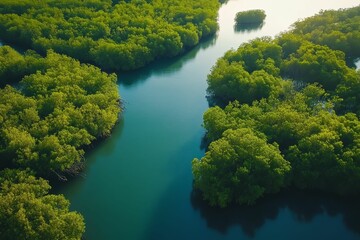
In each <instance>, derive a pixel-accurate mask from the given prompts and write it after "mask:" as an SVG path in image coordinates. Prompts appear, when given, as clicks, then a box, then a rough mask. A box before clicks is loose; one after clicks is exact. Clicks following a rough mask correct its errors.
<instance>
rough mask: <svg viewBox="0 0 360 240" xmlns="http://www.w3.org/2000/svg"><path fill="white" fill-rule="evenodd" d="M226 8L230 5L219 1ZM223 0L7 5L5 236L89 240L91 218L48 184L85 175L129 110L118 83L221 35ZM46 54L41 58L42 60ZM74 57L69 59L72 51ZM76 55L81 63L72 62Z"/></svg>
mask: <svg viewBox="0 0 360 240" xmlns="http://www.w3.org/2000/svg"><path fill="white" fill-rule="evenodd" d="M220 2H223V1H220ZM219 5H220V3H219V1H218V0H197V1H195V0H166V1H165V0H146V1H145V0H129V1H123V0H89V1H83V0H60V1H59V0H44V1H33V0H21V1H20V0H15V1H14V0H3V1H1V2H0V36H1V39H2V40H4V41H5V42H7V43H11V44H16V45H18V46H20V47H22V48H25V49H26V48H30V49H33V50H35V51H33V50H29V51H27V52H25V53H24V54H23V55H21V54H19V53H18V52H17V51H15V50H14V49H12V48H11V47H9V46H3V47H0V87H1V88H0V160H1V161H0V238H1V239H44V240H45V239H46V240H47V239H62V240H63V239H81V237H82V234H83V233H84V231H85V224H84V219H83V217H82V216H81V215H80V214H79V213H76V212H70V211H69V202H68V201H67V200H66V199H65V198H64V197H63V196H62V195H53V194H49V190H50V188H51V187H50V185H49V183H48V181H47V180H45V179H46V178H48V177H50V176H58V177H59V178H61V179H65V178H66V176H69V175H76V174H78V173H79V171H81V170H82V168H83V164H84V148H85V147H86V146H88V145H90V144H91V143H92V142H93V141H95V140H96V139H99V138H103V137H106V136H108V135H109V134H110V132H111V130H112V128H113V127H114V125H115V124H116V121H117V120H118V116H119V113H120V112H121V101H120V97H119V92H118V87H117V85H116V80H117V77H116V75H115V74H107V73H104V72H102V71H101V70H100V69H99V68H97V67H94V66H92V65H87V64H82V63H80V62H79V60H80V61H81V62H86V63H91V64H95V65H97V66H100V67H101V68H102V69H104V70H131V69H136V68H140V67H142V66H144V65H146V64H148V63H150V62H152V61H155V60H157V59H161V58H169V57H173V56H176V55H179V54H181V53H182V52H184V51H186V50H187V49H189V48H191V47H193V46H195V45H196V44H198V43H199V41H200V40H201V39H203V38H206V37H208V36H211V35H213V34H214V33H215V32H216V31H217V22H216V18H217V11H218V8H219ZM39 54H41V55H39ZM63 54H66V55H63ZM71 57H74V58H76V59H77V60H75V59H73V58H71Z"/></svg>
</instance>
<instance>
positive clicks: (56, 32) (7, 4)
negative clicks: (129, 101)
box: [0, 0, 220, 70]
mask: <svg viewBox="0 0 360 240" xmlns="http://www.w3.org/2000/svg"><path fill="white" fill-rule="evenodd" d="M219 5H220V4H219V2H218V1H217V0H210V1H209V0H200V1H199V0H198V1H195V0H181V1H180V0H166V1H165V0H152V1H146V0H132V1H111V0H91V1H80V0H62V1H58V0H45V1H20V0H16V1H10V0H5V1H2V2H1V3H0V13H1V14H0V35H1V36H2V38H4V39H5V40H6V41H8V42H16V43H18V44H20V45H22V46H27V47H31V48H33V49H35V50H37V51H39V52H42V53H45V52H46V50H49V49H53V50H54V51H55V52H58V53H62V54H67V55H69V56H72V57H75V58H77V59H79V60H80V61H82V62H90V63H95V64H96V65H98V66H100V67H101V68H102V69H108V70H130V69H135V68H139V67H142V66H144V65H146V64H148V63H149V62H151V61H154V60H155V59H158V58H167V57H173V56H176V55H178V54H180V53H182V52H183V51H184V50H185V49H187V48H190V47H193V46H195V45H196V44H197V43H198V42H199V40H200V39H202V38H205V37H207V36H210V35H212V34H214V33H215V32H216V30H217V22H216V18H217V10H218V8H219Z"/></svg>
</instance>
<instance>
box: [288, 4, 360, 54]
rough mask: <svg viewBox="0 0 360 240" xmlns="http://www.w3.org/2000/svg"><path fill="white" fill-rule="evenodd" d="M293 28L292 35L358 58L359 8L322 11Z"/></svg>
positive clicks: (359, 48) (359, 42) (359, 35)
mask: <svg viewBox="0 0 360 240" xmlns="http://www.w3.org/2000/svg"><path fill="white" fill-rule="evenodd" d="M293 27H294V29H293V31H292V33H293V34H296V35H297V36H299V37H301V38H305V39H306V40H309V41H311V42H314V43H316V44H321V45H327V46H328V47H330V48H332V49H335V50H341V51H343V52H344V53H345V54H346V56H348V57H350V58H352V59H355V58H357V57H359V56H360V31H359V30H360V6H357V7H354V8H350V9H340V10H337V11H335V10H327V11H322V12H320V13H319V14H317V15H315V16H313V17H309V18H306V19H305V20H303V21H299V22H296V23H295V24H294V25H293Z"/></svg>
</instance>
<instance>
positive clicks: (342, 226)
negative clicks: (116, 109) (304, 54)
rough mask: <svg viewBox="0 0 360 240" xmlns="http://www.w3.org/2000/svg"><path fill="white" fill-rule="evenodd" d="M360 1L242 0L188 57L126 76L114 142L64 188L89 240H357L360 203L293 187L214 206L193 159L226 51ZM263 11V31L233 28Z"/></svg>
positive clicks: (224, 10)
mask: <svg viewBox="0 0 360 240" xmlns="http://www.w3.org/2000/svg"><path fill="white" fill-rule="evenodd" d="M357 4H359V0H356V1H354V0H343V1H339V0H317V1H313V0H302V1H300V0H293V1H288V0H272V1H261V0H251V1H245V0H238V1H235V0H234V1H229V2H228V3H227V4H225V5H223V6H222V7H221V9H220V12H219V25H220V30H219V32H218V34H217V36H216V37H214V38H213V39H209V40H207V41H205V42H203V43H202V44H200V45H199V46H198V47H196V48H194V49H192V50H191V51H190V52H188V53H187V54H185V55H183V56H181V57H178V58H176V59H173V60H171V61H166V62H161V63H160V62H159V63H156V64H152V65H151V66H149V67H147V68H144V69H141V70H139V71H134V72H131V73H126V74H121V75H120V76H119V81H118V83H119V89H120V93H121V96H122V98H123V100H124V103H125V107H126V109H125V112H124V115H123V117H122V120H121V121H120V123H119V124H118V125H117V127H116V128H115V129H114V132H113V134H112V136H111V137H110V138H108V139H106V140H104V141H103V142H101V143H100V144H99V145H98V146H96V148H94V149H93V150H91V151H89V152H88V153H87V155H86V159H87V163H88V164H87V168H86V170H85V173H84V174H85V175H86V176H85V177H84V178H78V179H75V180H73V181H71V182H70V183H67V184H66V185H64V186H63V187H62V188H60V189H58V190H57V192H60V193H62V194H64V195H65V196H66V197H67V198H68V199H69V200H70V201H71V209H72V210H76V211H78V212H80V213H81V214H83V215H84V217H85V221H86V233H85V238H86V240H95V239H103V240H112V239H125V240H132V239H172V240H174V239H207V240H209V239H357V238H360V227H359V225H360V223H359V221H358V219H359V217H360V209H359V207H358V202H359V201H358V200H356V201H355V200H346V199H339V198H336V197H333V196H324V195H321V194H316V193H303V192H299V191H287V192H282V193H280V194H276V195H274V196H268V197H266V198H264V199H262V200H260V201H259V202H258V204H256V205H254V206H251V207H232V208H227V209H212V208H209V207H207V205H206V204H205V203H204V202H202V201H201V199H199V197H198V196H197V195H195V194H193V193H192V174H191V161H192V159H193V158H194V157H198V158H199V157H202V156H203V155H204V149H203V147H202V144H201V141H202V137H203V135H204V133H205V132H204V129H203V128H202V127H201V124H202V115H203V112H204V111H205V110H206V109H207V108H208V102H207V99H206V88H207V83H206V76H207V74H208V73H209V72H210V69H211V67H212V66H213V65H214V64H215V62H216V60H217V59H218V58H219V57H221V56H222V55H223V54H224V53H225V52H226V51H227V50H229V49H231V48H237V47H238V46H239V45H240V44H241V43H243V42H246V41H248V40H249V39H253V38H255V37H261V36H275V35H276V34H278V33H280V32H281V31H285V30H287V29H288V28H289V26H290V25H291V24H292V23H293V22H295V21H296V20H298V19H301V18H305V17H307V16H311V15H313V14H315V13H317V12H318V11H319V10H321V9H338V8H345V7H351V6H355V5H357ZM258 8H260V9H264V10H265V12H266V14H267V18H266V23H265V24H264V25H263V27H262V28H261V29H257V30H254V31H244V32H239V31H237V32H235V31H234V28H233V24H234V16H235V13H236V12H238V11H243V10H249V9H258Z"/></svg>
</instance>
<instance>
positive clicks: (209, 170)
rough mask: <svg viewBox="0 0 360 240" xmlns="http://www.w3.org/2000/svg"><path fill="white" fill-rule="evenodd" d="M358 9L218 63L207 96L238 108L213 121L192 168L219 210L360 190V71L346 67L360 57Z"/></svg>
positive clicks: (207, 121) (213, 114) (214, 113)
mask: <svg viewBox="0 0 360 240" xmlns="http://www.w3.org/2000/svg"><path fill="white" fill-rule="evenodd" d="M359 9H360V6H359V7H356V8H352V9H348V10H339V11H338V12H334V11H329V12H321V13H320V14H319V15H317V16H315V17H311V18H308V19H306V20H305V21H303V22H298V23H296V24H295V25H294V27H295V28H294V29H293V31H291V32H288V33H283V34H281V35H280V36H279V37H277V38H276V39H274V40H271V39H268V38H263V39H255V40H253V41H251V42H249V43H246V44H243V45H242V46H240V47H239V49H237V50H236V51H235V50H231V51H229V52H227V53H226V54H225V55H224V56H223V57H222V58H220V59H219V60H218V61H217V63H216V65H215V66H214V67H213V69H212V71H211V73H210V74H209V76H208V84H209V89H208V92H209V93H210V94H212V96H213V97H215V98H220V99H222V100H225V101H232V102H230V103H229V104H228V105H227V106H226V107H225V108H223V109H222V108H220V107H219V106H215V107H212V108H210V109H209V110H207V111H206V112H205V113H204V127H205V128H206V130H207V135H206V137H207V139H208V140H210V141H212V142H211V144H210V146H209V149H208V151H207V152H206V154H205V156H204V157H203V158H202V159H200V160H199V159H194V160H193V162H192V166H193V168H192V169H193V174H194V186H195V187H196V188H198V189H200V190H201V191H202V193H203V196H204V199H205V200H207V201H209V203H210V204H211V205H219V206H221V207H224V206H227V205H228V204H230V203H232V202H237V203H239V204H243V203H247V204H249V203H253V202H254V201H256V199H258V198H260V197H261V196H262V195H263V194H264V193H267V192H276V191H278V190H279V189H280V188H282V187H284V186H286V185H287V184H293V185H295V186H297V187H299V188H313V189H320V190H323V191H329V192H334V193H337V194H357V193H359V192H360V185H359V184H358V183H359V181H360V121H359V118H358V116H359V115H360V72H359V71H358V72H356V71H355V70H354V69H352V68H350V67H348V66H347V65H346V62H345V59H346V56H347V57H348V58H353V59H354V58H357V57H359V54H360V52H358V50H357V48H358V47H359V46H358V45H359V42H360V41H359V40H360V39H358V40H357V41H355V40H354V39H356V38H357V33H358V28H359V23H360V21H358V16H359ZM331 35H333V36H332V37H331ZM336 38H337V39H336ZM331 39H332V40H334V41H335V39H336V44H335V43H334V42H331V41H332V40H331ZM350 39H351V40H350ZM330 40H331V41H330ZM340 50H342V51H340ZM343 51H345V53H344V52H343ZM259 75H260V76H261V77H260V78H259ZM283 79H287V80H283ZM259 159H261V161H260V160H259Z"/></svg>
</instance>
